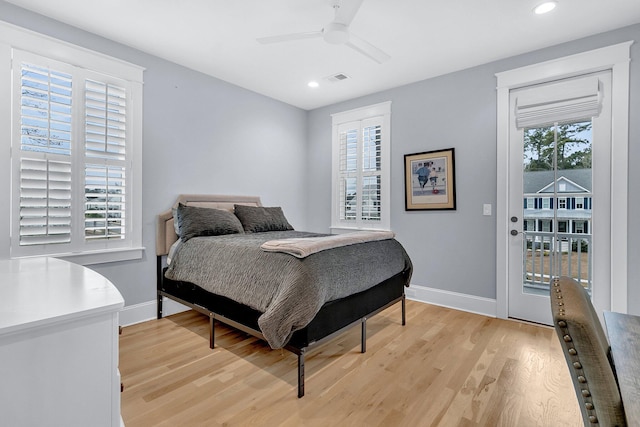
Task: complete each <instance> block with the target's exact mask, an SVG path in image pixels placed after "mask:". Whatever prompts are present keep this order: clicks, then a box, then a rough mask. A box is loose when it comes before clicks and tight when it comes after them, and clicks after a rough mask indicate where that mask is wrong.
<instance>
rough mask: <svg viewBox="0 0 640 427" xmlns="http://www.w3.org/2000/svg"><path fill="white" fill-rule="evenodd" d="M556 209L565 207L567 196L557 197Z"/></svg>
mask: <svg viewBox="0 0 640 427" xmlns="http://www.w3.org/2000/svg"><path fill="white" fill-rule="evenodd" d="M558 209H567V198H566V197H559V198H558Z"/></svg>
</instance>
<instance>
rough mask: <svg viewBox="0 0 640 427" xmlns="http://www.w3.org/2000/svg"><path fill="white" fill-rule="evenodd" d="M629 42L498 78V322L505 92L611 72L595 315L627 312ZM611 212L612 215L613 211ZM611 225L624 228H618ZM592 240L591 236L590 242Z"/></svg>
mask: <svg viewBox="0 0 640 427" xmlns="http://www.w3.org/2000/svg"><path fill="white" fill-rule="evenodd" d="M632 43H633V41H628V42H624V43H620V44H616V45H613V46H609V47H604V48H600V49H595V50H591V51H588V52H583V53H579V54H576V55H571V56H566V57H563V58H559V59H554V60H551V61H546V62H541V63H539V64H534V65H530V66H527V67H522V68H517V69H514V70H509V71H504V72H501V73H497V74H496V77H497V79H498V85H497V119H498V120H497V163H496V164H497V195H496V227H497V230H496V316H497V317H499V318H502V319H506V318H507V316H508V304H509V299H508V284H509V282H508V273H509V268H508V267H509V257H508V245H509V211H508V200H509V119H510V111H509V92H510V90H511V89H515V88H519V87H523V86H530V85H533V84H537V83H543V82H548V81H553V80H558V79H562V78H567V77H573V76H577V75H581V74H585V73H591V72H596V71H604V70H611V72H612V73H611V79H612V86H613V92H612V108H611V121H612V125H611V193H610V194H611V224H612V227H611V230H610V231H611V277H610V280H611V281H610V283H611V287H610V288H608V289H607V288H606V287H604V286H598V287H597V288H596V287H594V293H593V295H592V298H593V301H594V305H595V306H596V309H597V310H598V311H599V312H602V310H612V311H618V312H621V313H626V312H627V259H628V258H627V228H628V226H627V224H628V223H627V203H628V183H627V176H628V147H629V61H630V50H631V44H632ZM614 206H615V209H614ZM614 224H618V225H622V226H619V227H615V226H613V225H614ZM595 238H596V237H595V236H594V239H595Z"/></svg>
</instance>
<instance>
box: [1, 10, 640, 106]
mask: <svg viewBox="0 0 640 427" xmlns="http://www.w3.org/2000/svg"><path fill="white" fill-rule="evenodd" d="M7 1H8V2H9V3H13V4H15V5H18V6H20V7H23V8H25V9H29V10H32V11H34V12H37V13H40V14H43V15H46V16H49V17H51V18H54V19H56V20H58V21H61V22H64V23H67V24H70V25H73V26H75V27H79V28H81V29H84V30H86V31H90V32H92V33H95V34H98V35H101V36H103V37H106V38H108V39H111V40H115V41H117V42H120V43H122V44H125V45H128V46H131V47H134V48H136V49H139V50H142V51H144V52H148V53H150V54H153V55H156V56H159V57H161V58H164V59H167V60H169V61H173V62H176V63H178V64H182V65H184V66H186V67H189V68H192V69H195V70H198V71H201V72H203V73H206V74H209V75H212V76H215V77H217V78H220V79H222V80H225V81H228V82H231V83H234V84H236V85H238V86H241V87H244V88H247V89H249V90H252V91H255V92H258V93H261V94H263V95H266V96H269V97H272V98H275V99H279V100H281V101H284V102H286V103H288V104H291V105H294V106H297V107H300V108H303V109H306V110H309V109H314V108H317V107H321V106H325V105H329V104H333V103H335V102H339V101H342V100H346V99H351V98H354V97H357V96H361V95H366V94H369V93H374V92H378V91H381V90H384V89H389V88H392V87H397V86H401V85H404V84H408V83H412V82H416V81H419V80H423V79H426V78H429V77H434V76H437V75H442V74H446V73H449V72H452V71H456V70H461V69H465V68H469V67H472V66H475V65H479V64H484V63H487V62H491V61H494V60H497V59H501V58H506V57H509V56H513V55H517V54H521V53H525V52H529V51H532V50H536V49H540V48H543V47H546V46H551V45H555V44H558V43H562V42H565V41H569V40H574V39H578V38H581V37H584V36H588V35H591V34H597V33H600V32H604V31H608V30H612V29H615V28H620V27H623V26H626V25H630V24H635V23H638V22H640V1H639V0H559V4H558V7H557V8H556V9H555V10H554V11H553V12H551V13H549V14H547V15H540V16H538V15H535V14H533V13H532V9H533V7H534V6H536V5H537V4H538V3H540V2H541V1H542V0H440V1H435V0H393V1H392V0H364V3H363V4H362V6H361V7H360V10H359V11H358V13H357V14H356V16H355V19H354V20H353V22H352V24H351V27H350V29H351V31H352V32H353V33H354V34H357V35H358V36H360V37H361V38H363V39H365V40H367V41H368V42H370V43H371V44H373V45H375V46H377V47H378V48H380V49H382V50H383V51H384V52H386V53H387V54H389V55H390V56H391V59H390V60H389V61H387V62H384V63H383V64H378V63H376V62H374V61H372V60H371V59H369V58H367V57H366V56H363V55H361V54H360V53H358V52H356V51H354V50H352V49H350V48H349V47H347V46H344V45H331V44H328V43H326V42H325V41H324V40H322V39H321V38H318V39H306V40H297V41H289V42H285V43H279V44H260V43H258V42H257V41H256V39H257V38H259V37H265V36H273V35H279V34H287V33H296V32H307V31H318V30H320V29H321V28H322V27H323V26H324V25H326V24H327V23H329V22H330V21H332V19H333V13H334V12H333V8H332V7H331V0H225V1H222V0H108V1H105V0H54V1H52V0H7ZM343 1H345V2H349V1H350V0H343ZM337 73H343V74H346V75H348V76H349V77H350V79H348V80H344V81H341V82H337V83H331V82H329V81H326V80H325V79H324V78H325V77H327V76H331V75H334V74H337ZM310 80H317V81H318V82H319V83H320V86H319V87H318V88H315V89H311V88H309V87H307V82H308V81H310Z"/></svg>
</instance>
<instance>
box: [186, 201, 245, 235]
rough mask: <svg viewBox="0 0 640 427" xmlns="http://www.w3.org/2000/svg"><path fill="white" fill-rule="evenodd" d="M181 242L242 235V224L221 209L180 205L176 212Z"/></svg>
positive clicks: (231, 214) (232, 215)
mask: <svg viewBox="0 0 640 427" xmlns="http://www.w3.org/2000/svg"><path fill="white" fill-rule="evenodd" d="M174 220H177V221H178V229H179V230H180V238H181V239H182V241H184V242H186V241H187V240H189V239H191V238H193V237H197V236H220V235H223V234H236V233H243V232H244V231H243V229H242V224H241V223H240V221H239V220H238V218H237V217H236V216H235V215H234V214H233V213H231V212H229V211H226V210H223V209H212V208H200V207H196V206H187V205H183V204H182V203H180V204H179V205H178V209H177V211H176V218H174Z"/></svg>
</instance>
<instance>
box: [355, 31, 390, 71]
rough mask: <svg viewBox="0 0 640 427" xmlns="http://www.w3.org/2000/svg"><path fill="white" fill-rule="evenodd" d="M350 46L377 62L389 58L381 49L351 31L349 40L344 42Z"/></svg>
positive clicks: (379, 62) (380, 62)
mask: <svg viewBox="0 0 640 427" xmlns="http://www.w3.org/2000/svg"><path fill="white" fill-rule="evenodd" d="M346 44H347V46H349V47H350V48H352V49H354V50H357V51H358V52H360V53H361V54H363V55H365V56H367V57H369V58H370V59H373V60H374V61H376V62H377V63H378V64H382V63H383V62H386V61H388V60H389V59H391V57H390V56H389V55H387V54H386V53H384V52H383V51H382V50H380V49H378V48H377V47H375V46H374V45H372V44H371V43H369V42H368V41H366V40H363V39H361V38H360V37H358V36H356V35H355V34H353V33H350V35H349V41H348V42H347V43H346Z"/></svg>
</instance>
